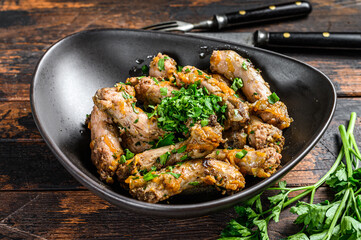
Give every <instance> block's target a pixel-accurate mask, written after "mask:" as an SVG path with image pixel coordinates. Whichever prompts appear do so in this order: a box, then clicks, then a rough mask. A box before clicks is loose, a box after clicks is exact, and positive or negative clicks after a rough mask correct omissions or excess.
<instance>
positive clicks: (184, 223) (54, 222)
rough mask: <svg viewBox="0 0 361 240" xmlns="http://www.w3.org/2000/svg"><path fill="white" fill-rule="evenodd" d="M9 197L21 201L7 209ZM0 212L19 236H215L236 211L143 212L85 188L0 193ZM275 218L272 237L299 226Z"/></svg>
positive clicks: (321, 195) (321, 194) (288, 217)
mask: <svg viewBox="0 0 361 240" xmlns="http://www.w3.org/2000/svg"><path fill="white" fill-rule="evenodd" d="M331 197H332V196H330V194H329V192H328V191H326V189H325V188H321V189H320V190H319V191H318V192H317V194H316V200H317V201H323V200H325V199H330V198H331ZM14 199H16V200H19V201H22V205H20V207H18V208H17V209H16V210H14V209H13V210H12V211H8V210H7V208H8V207H9V206H11V204H13V200H14ZM305 200H307V199H305ZM0 212H1V220H0V230H1V229H5V228H6V227H8V228H10V229H7V230H8V232H10V233H8V232H3V231H1V232H2V234H3V235H5V236H7V237H8V236H13V235H15V233H14V232H15V231H18V232H19V235H18V236H20V234H22V235H23V234H27V233H28V234H31V235H29V236H38V237H42V238H45V239H70V238H71V239H89V238H102V239H149V238H152V239H169V238H171V239H187V238H190V239H215V238H217V237H219V234H220V232H221V231H222V229H223V228H224V227H225V226H226V224H227V223H228V222H229V220H230V219H232V218H234V217H235V216H236V215H235V213H234V211H233V209H228V210H225V211H221V212H219V213H215V214H212V215H209V216H204V217H198V218H192V219H185V220H184V219H167V218H158V217H154V216H144V215H142V214H135V213H132V212H128V211H124V210H121V209H119V208H117V207H115V206H113V205H111V204H109V203H107V202H105V201H103V200H102V199H100V198H98V197H97V196H95V195H93V194H92V193H90V192H89V191H76V192H74V191H71V192H69V191H64V192H37V193H29V192H4V193H2V194H0ZM4 212H6V214H4ZM9 212H10V213H9ZM280 219H281V220H280V222H279V223H277V224H275V223H274V222H271V224H270V227H269V233H270V235H271V239H280V238H282V237H286V236H288V235H291V234H293V233H296V232H297V230H298V227H297V226H295V225H293V224H292V223H291V222H292V220H294V219H295V216H294V215H292V214H291V213H289V211H288V210H285V212H284V213H283V214H282V216H281V218H280ZM10 230H13V231H12V232H11V231H10ZM7 234H8V235H7ZM10 234H12V235H10ZM22 235H21V236H22ZM0 236H1V235H0Z"/></svg>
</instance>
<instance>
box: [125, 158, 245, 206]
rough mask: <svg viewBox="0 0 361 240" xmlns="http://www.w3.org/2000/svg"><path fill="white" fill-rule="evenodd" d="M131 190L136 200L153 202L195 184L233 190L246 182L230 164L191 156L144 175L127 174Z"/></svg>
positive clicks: (225, 191) (240, 187)
mask: <svg viewBox="0 0 361 240" xmlns="http://www.w3.org/2000/svg"><path fill="white" fill-rule="evenodd" d="M126 183H128V184H129V189H130V194H131V195H132V196H134V197H136V198H137V199H139V200H142V201H146V202H150V203H156V202H159V201H163V200H165V199H167V198H169V197H171V196H173V195H176V194H179V193H181V192H182V191H184V190H186V189H189V188H194V187H195V185H211V186H215V187H216V188H217V189H218V190H220V191H222V193H223V194H224V193H228V194H232V193H235V192H238V191H240V190H241V189H243V188H244V186H245V181H244V177H243V176H242V174H241V173H240V172H239V171H238V170H237V169H236V168H235V167H234V166H232V165H230V164H228V163H226V162H222V161H218V160H214V159H208V160H192V161H187V162H185V163H183V164H182V165H178V166H175V167H174V168H163V169H162V170H160V171H153V172H149V173H147V174H146V175H144V176H130V177H129V178H128V179H127V180H126Z"/></svg>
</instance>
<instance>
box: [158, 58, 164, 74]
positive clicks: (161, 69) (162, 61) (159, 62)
mask: <svg viewBox="0 0 361 240" xmlns="http://www.w3.org/2000/svg"><path fill="white" fill-rule="evenodd" d="M158 69H159V71H163V70H165V68H164V58H160V59H159V60H158Z"/></svg>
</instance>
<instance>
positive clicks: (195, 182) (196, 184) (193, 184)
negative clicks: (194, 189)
mask: <svg viewBox="0 0 361 240" xmlns="http://www.w3.org/2000/svg"><path fill="white" fill-rule="evenodd" d="M188 184H189V185H192V186H198V185H199V182H198V181H194V182H190V183H188Z"/></svg>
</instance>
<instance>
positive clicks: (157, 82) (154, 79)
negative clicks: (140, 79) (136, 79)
mask: <svg viewBox="0 0 361 240" xmlns="http://www.w3.org/2000/svg"><path fill="white" fill-rule="evenodd" d="M152 79H153V81H154V82H155V84H157V85H158V84H159V81H158V80H157V79H156V78H155V77H152Z"/></svg>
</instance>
